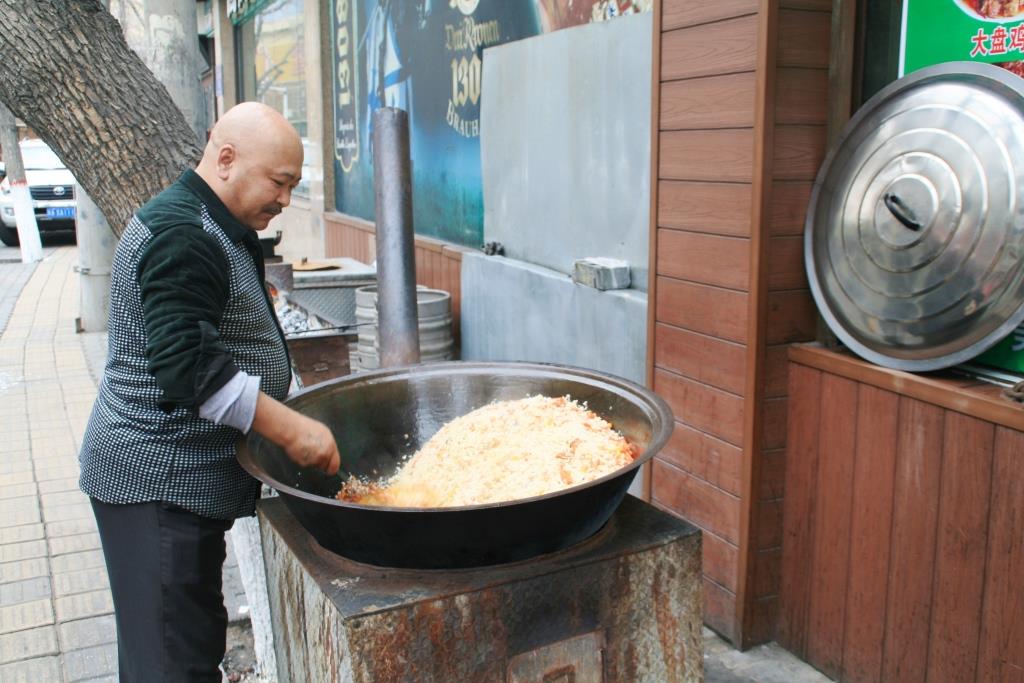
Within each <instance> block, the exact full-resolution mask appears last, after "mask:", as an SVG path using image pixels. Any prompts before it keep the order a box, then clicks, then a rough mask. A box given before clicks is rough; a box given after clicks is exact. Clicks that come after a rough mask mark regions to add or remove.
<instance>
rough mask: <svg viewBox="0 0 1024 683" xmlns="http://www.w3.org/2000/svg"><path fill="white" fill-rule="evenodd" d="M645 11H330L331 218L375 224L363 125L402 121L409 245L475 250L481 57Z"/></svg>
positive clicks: (530, 4) (446, 0) (460, 1)
mask: <svg viewBox="0 0 1024 683" xmlns="http://www.w3.org/2000/svg"><path fill="white" fill-rule="evenodd" d="M651 2H652V0H599V1H594V0H331V4H330V8H331V16H332V23H331V38H332V53H333V98H334V106H333V109H334V134H335V138H334V167H335V168H334V170H335V174H334V177H335V187H334V192H335V206H336V208H337V210H338V211H340V212H341V213H345V214H348V215H351V216H355V217H358V218H363V219H366V220H369V221H372V220H373V219H374V194H373V166H372V150H371V148H370V141H371V135H370V121H371V113H372V112H373V110H374V109H377V108H379V107H382V106H391V107H399V108H402V109H404V110H406V111H407V112H408V113H409V128H410V150H411V155H412V175H413V212H414V223H415V228H416V233H417V234H420V235H427V236H431V237H437V238H439V239H443V240H448V241H451V242H456V243H458V244H463V245H467V246H479V245H480V243H481V242H482V239H483V188H482V183H481V175H480V99H481V97H483V96H484V93H483V92H482V87H481V79H482V76H483V68H482V59H483V50H484V48H486V47H491V46H493V45H500V44H502V43H506V42H509V41H513V40H520V39H522V38H527V37H530V36H534V35H538V34H540V33H546V32H549V31H554V30H558V29H561V28H567V27H569V26H576V25H579V24H584V23H588V22H591V21H603V20H606V19H611V18H614V17H616V16H620V15H624V14H632V13H634V12H639V11H649V10H650V6H651Z"/></svg>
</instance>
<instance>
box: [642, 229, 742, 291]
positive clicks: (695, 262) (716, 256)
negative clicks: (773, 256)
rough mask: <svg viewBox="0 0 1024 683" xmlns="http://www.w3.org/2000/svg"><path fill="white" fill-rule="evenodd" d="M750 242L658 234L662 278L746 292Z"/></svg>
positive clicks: (693, 234)
mask: <svg viewBox="0 0 1024 683" xmlns="http://www.w3.org/2000/svg"><path fill="white" fill-rule="evenodd" d="M749 252H750V242H749V241H748V240H746V239H744V238H740V237H721V236H718V235H707V234H702V233H698V232H686V231H682V230H664V229H662V230H659V231H658V260H657V268H658V274H659V275H667V276H669V277H674V278H678V279H680V280H689V281H691V282H700V283H702V284H706V285H715V286H716V287H726V288H728V289H740V290H746V289H747V286H748V284H749V283H750V256H749Z"/></svg>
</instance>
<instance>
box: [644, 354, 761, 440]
mask: <svg viewBox="0 0 1024 683" xmlns="http://www.w3.org/2000/svg"><path fill="white" fill-rule="evenodd" d="M654 390H655V391H656V392H657V393H659V394H660V395H661V396H662V397H663V398H664V399H665V400H666V401H668V403H669V405H670V406H671V407H672V411H673V413H674V414H675V416H676V419H677V420H679V421H680V422H684V423H685V424H688V425H690V426H691V427H695V428H696V429H699V430H701V431H702V432H704V433H706V434H710V435H712V436H715V437H717V438H719V439H722V440H723V441H728V442H729V443H731V444H733V445H735V446H739V445H741V444H742V443H743V399H742V398H740V397H739V396H736V395H735V394H730V393H728V392H725V391H722V390H721V389H715V388H714V387H711V386H708V385H706V384H701V383H700V382H695V381H693V380H691V379H687V378H686V377H682V376H680V375H676V374H673V373H671V372H666V371H664V370H655V372H654Z"/></svg>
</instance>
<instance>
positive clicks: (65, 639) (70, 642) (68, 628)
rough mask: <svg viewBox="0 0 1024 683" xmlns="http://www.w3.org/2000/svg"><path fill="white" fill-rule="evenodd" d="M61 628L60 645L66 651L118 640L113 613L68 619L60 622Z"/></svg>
mask: <svg viewBox="0 0 1024 683" xmlns="http://www.w3.org/2000/svg"><path fill="white" fill-rule="evenodd" d="M59 630H60V647H61V650H63V651H64V652H68V651H69V650H80V649H82V648H85V647H92V646H94V645H105V644H107V643H116V642H117V624H115V623H114V615H113V614H107V615H105V616H102V617H92V618H90V619H78V620H77V621H66V622H64V623H62V624H60V626H59Z"/></svg>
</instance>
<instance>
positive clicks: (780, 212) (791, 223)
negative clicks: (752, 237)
mask: <svg viewBox="0 0 1024 683" xmlns="http://www.w3.org/2000/svg"><path fill="white" fill-rule="evenodd" d="M812 185H813V184H812V183H811V182H809V181H797V182H793V181H781V180H777V181H775V182H774V183H772V196H771V203H770V204H769V207H768V208H769V214H768V225H767V226H766V227H767V229H768V234H769V235H771V236H772V237H786V236H800V235H803V234H804V221H805V219H806V217H807V205H808V203H809V202H810V200H811V187H812Z"/></svg>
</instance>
